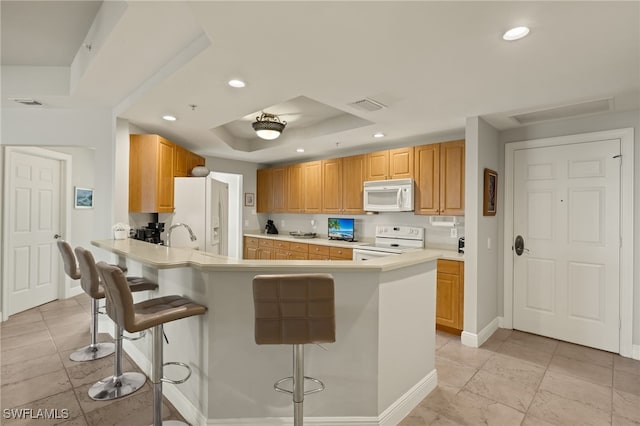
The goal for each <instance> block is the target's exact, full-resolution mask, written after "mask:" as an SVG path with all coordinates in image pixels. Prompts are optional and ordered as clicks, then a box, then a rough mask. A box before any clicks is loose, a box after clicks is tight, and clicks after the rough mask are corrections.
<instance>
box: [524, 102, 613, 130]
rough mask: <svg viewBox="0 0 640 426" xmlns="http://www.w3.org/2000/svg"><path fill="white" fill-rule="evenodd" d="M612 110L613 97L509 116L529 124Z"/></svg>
mask: <svg viewBox="0 0 640 426" xmlns="http://www.w3.org/2000/svg"><path fill="white" fill-rule="evenodd" d="M612 110H613V98H607V99H597V100H594V101H588V102H581V103H578V104H572V105H564V106H560V107H556V108H549V109H544V110H540V111H533V112H527V113H524V114H516V115H512V116H511V117H512V118H513V119H515V120H516V121H517V122H518V123H520V124H531V123H537V122H540V121H548V120H558V119H562V118H570V117H578V116H581V115H589V114H597V113H601V112H608V111H612Z"/></svg>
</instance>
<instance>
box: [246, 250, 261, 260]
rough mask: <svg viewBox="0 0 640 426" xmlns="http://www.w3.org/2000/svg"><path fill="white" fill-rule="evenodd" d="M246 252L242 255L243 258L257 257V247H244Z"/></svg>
mask: <svg viewBox="0 0 640 426" xmlns="http://www.w3.org/2000/svg"><path fill="white" fill-rule="evenodd" d="M245 251H246V254H245V256H244V258H245V259H257V258H258V247H245Z"/></svg>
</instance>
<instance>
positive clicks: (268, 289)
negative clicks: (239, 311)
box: [253, 274, 336, 426]
mask: <svg viewBox="0 0 640 426" xmlns="http://www.w3.org/2000/svg"><path fill="white" fill-rule="evenodd" d="M253 302H254V308H255V340H256V343H257V344H259V345H284V344H289V345H293V376H291V377H286V378H284V379H281V380H278V381H277V382H276V383H275V384H274V385H273V386H274V388H275V390H277V391H278V392H284V393H288V394H291V395H292V396H293V422H294V425H295V426H302V424H303V402H304V396H305V395H308V394H310V393H315V392H320V391H322V390H324V384H323V383H322V382H321V381H320V380H317V379H314V378H311V377H306V376H305V375H304V345H305V344H307V343H332V342H335V341H336V320H335V296H334V283H333V277H332V276H331V275H330V274H290V275H257V276H256V277H254V279H253ZM305 379H307V380H310V381H312V382H314V383H316V384H317V385H319V387H316V388H314V389H311V390H308V391H305V390H304V380H305ZM290 380H291V381H292V382H293V388H292V390H287V389H284V388H282V387H280V385H281V384H282V383H284V382H285V381H290Z"/></svg>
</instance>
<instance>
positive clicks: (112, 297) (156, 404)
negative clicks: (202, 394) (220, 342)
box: [97, 262, 207, 426]
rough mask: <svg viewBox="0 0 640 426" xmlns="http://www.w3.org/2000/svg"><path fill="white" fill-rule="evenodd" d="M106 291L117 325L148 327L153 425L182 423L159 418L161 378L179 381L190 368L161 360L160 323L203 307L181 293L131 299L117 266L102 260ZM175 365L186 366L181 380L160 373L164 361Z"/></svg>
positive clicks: (196, 312) (201, 310) (133, 329)
mask: <svg viewBox="0 0 640 426" xmlns="http://www.w3.org/2000/svg"><path fill="white" fill-rule="evenodd" d="M97 268H98V271H99V272H100V276H101V277H102V282H103V285H104V289H105V293H106V295H107V314H108V315H109V317H111V319H112V320H113V321H114V322H115V323H116V324H118V326H119V327H121V328H123V329H125V330H127V331H128V332H129V333H134V332H138V331H142V330H146V329H149V328H151V329H152V334H153V349H152V352H151V383H152V384H153V425H154V426H160V425H162V424H164V425H167V424H169V425H183V424H185V423H183V422H179V421H169V422H163V421H162V382H169V383H173V384H180V383H184V382H186V381H187V380H188V379H189V377H191V368H190V367H189V366H188V365H187V364H185V363H182V362H167V363H163V359H162V349H163V345H162V336H163V324H164V323H167V322H170V321H175V320H178V319H182V318H187V317H191V316H194V315H203V314H204V313H205V312H206V311H207V308H206V306H203V305H199V304H197V303H195V302H193V301H192V300H190V299H187V298H186V297H182V296H163V297H157V298H155V299H149V300H145V301H143V302H140V303H135V304H134V303H133V297H132V296H131V290H130V289H129V286H128V285H127V281H126V279H125V277H124V274H123V273H122V271H121V270H119V269H118V268H117V267H115V266H113V265H109V264H107V263H105V262H99V263H98V264H97ZM168 364H171V365H179V366H182V367H184V368H186V369H187V370H188V374H187V376H186V377H185V378H184V379H182V380H169V379H165V378H163V377H162V367H163V366H164V365H168Z"/></svg>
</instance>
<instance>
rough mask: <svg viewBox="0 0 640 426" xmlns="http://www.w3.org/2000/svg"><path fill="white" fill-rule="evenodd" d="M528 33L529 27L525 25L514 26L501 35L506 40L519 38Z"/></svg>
mask: <svg viewBox="0 0 640 426" xmlns="http://www.w3.org/2000/svg"><path fill="white" fill-rule="evenodd" d="M527 34H529V28H527V27H515V28H511V29H510V30H509V31H507V32H506V33H504V34H503V35H502V38H503V39H504V40H507V41H514V40H520V39H521V38H523V37H526V35H527Z"/></svg>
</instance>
